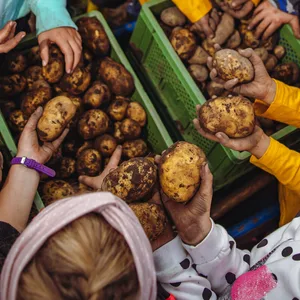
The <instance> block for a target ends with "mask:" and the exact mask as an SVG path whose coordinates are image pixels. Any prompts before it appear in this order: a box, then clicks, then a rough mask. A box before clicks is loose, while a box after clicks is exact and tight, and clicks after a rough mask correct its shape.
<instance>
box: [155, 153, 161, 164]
mask: <svg viewBox="0 0 300 300" xmlns="http://www.w3.org/2000/svg"><path fill="white" fill-rule="evenodd" d="M160 160H161V156H160V155H155V158H154V161H155V163H156V164H157V165H159V164H160Z"/></svg>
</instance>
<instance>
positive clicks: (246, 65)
mask: <svg viewBox="0 0 300 300" xmlns="http://www.w3.org/2000/svg"><path fill="white" fill-rule="evenodd" d="M213 67H214V68H216V70H217V72H218V76H219V77H220V78H222V79H223V80H225V81H228V80H231V79H234V78H237V79H238V80H239V82H240V83H246V82H250V81H251V80H253V78H254V68H253V66H252V64H251V62H250V61H249V60H248V59H247V58H245V57H243V56H241V55H240V54H239V53H238V52H237V51H235V50H231V49H223V50H220V51H217V52H216V54H215V56H214V58H213Z"/></svg>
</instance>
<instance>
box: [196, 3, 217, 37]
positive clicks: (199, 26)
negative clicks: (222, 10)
mask: <svg viewBox="0 0 300 300" xmlns="http://www.w3.org/2000/svg"><path fill="white" fill-rule="evenodd" d="M219 22H220V17H219V14H218V12H217V10H216V9H212V11H211V12H210V13H207V14H206V15H205V16H204V17H202V18H201V19H200V20H199V21H197V22H196V23H195V24H194V25H193V26H192V27H191V31H192V32H195V33H197V34H198V35H200V36H201V35H202V34H203V33H204V34H205V36H206V37H207V38H213V37H214V35H215V31H216V28H217V26H218V24H219Z"/></svg>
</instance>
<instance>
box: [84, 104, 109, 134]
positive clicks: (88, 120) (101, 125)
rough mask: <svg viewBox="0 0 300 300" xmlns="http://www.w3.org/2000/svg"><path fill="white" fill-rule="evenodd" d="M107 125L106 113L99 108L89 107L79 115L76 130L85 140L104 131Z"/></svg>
mask: <svg viewBox="0 0 300 300" xmlns="http://www.w3.org/2000/svg"><path fill="white" fill-rule="evenodd" d="M108 126H109V118H108V116H107V114H106V113H105V112H104V111H102V110H100V109H91V110H88V111H86V112H85V113H84V114H83V115H82V116H81V118H80V120H79V122H78V131H79V134H80V135H81V136H82V137H83V138H84V139H85V140H90V139H93V138H95V137H96V136H98V135H100V134H103V133H105V132H106V131H107V130H108Z"/></svg>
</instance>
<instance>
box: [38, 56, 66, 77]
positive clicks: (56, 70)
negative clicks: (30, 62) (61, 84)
mask: <svg viewBox="0 0 300 300" xmlns="http://www.w3.org/2000/svg"><path fill="white" fill-rule="evenodd" d="M64 67H65V66H64V62H63V60H61V59H59V58H51V56H50V59H49V62H48V64H47V65H46V66H43V67H42V75H43V77H44V79H45V80H46V81H47V82H49V83H56V82H58V81H60V79H61V78H62V77H63V75H64Z"/></svg>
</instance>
